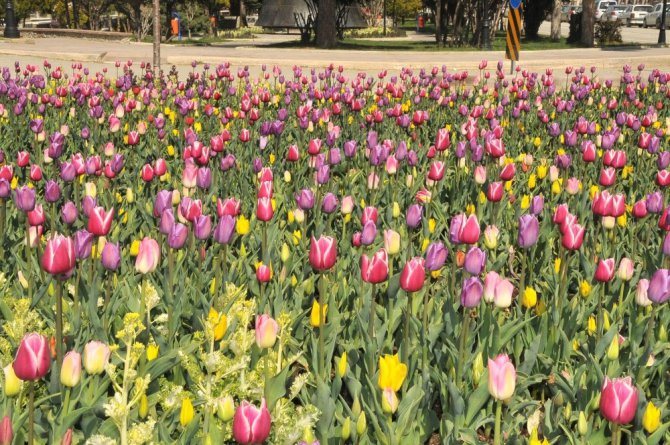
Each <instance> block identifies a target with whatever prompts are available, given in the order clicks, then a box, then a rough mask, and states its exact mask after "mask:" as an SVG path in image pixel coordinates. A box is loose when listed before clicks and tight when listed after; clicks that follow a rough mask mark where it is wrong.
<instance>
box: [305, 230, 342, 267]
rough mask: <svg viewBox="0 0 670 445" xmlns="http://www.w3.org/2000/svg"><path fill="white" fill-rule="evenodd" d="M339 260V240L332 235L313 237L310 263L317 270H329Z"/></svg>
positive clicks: (310, 247)
mask: <svg viewBox="0 0 670 445" xmlns="http://www.w3.org/2000/svg"><path fill="white" fill-rule="evenodd" d="M336 260H337V241H335V238H333V237H332V236H321V237H319V239H318V240H317V239H315V238H314V237H312V240H311V243H310V246H309V263H310V264H311V265H312V268H314V269H315V270H320V271H323V270H328V269H330V268H331V267H333V266H334V265H335V261H336Z"/></svg>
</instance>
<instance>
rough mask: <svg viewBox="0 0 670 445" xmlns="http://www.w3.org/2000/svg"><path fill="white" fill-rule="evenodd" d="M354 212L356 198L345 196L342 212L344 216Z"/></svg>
mask: <svg viewBox="0 0 670 445" xmlns="http://www.w3.org/2000/svg"><path fill="white" fill-rule="evenodd" d="M353 210H354V198H353V197H351V196H345V197H344V198H342V206H341V207H340V211H341V212H342V214H343V215H349V214H350V213H351V212H353Z"/></svg>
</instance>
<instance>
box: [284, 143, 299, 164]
mask: <svg viewBox="0 0 670 445" xmlns="http://www.w3.org/2000/svg"><path fill="white" fill-rule="evenodd" d="M298 159H300V150H298V146H297V145H295V144H293V145H291V146H290V147H289V148H288V153H287V154H286V160H287V161H289V162H296V161H297V160H298Z"/></svg>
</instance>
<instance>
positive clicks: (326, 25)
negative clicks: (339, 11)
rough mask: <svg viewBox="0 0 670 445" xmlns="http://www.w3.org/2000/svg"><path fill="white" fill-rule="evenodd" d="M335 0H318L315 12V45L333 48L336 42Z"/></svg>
mask: <svg viewBox="0 0 670 445" xmlns="http://www.w3.org/2000/svg"><path fill="white" fill-rule="evenodd" d="M335 17H336V14H335V0H319V11H318V12H317V14H316V46H318V47H319V48H334V47H335V45H336V44H337V29H336V26H335Z"/></svg>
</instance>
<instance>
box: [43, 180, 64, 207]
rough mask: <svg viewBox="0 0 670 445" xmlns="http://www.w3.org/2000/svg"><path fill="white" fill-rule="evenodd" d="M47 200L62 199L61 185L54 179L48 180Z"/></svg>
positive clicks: (45, 195) (45, 191) (45, 197)
mask: <svg viewBox="0 0 670 445" xmlns="http://www.w3.org/2000/svg"><path fill="white" fill-rule="evenodd" d="M44 199H45V200H46V202H52V203H53V202H56V201H58V200H59V199H60V186H59V185H58V183H57V182H56V181H54V180H52V179H50V180H48V181H47V183H46V186H45V189H44Z"/></svg>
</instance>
